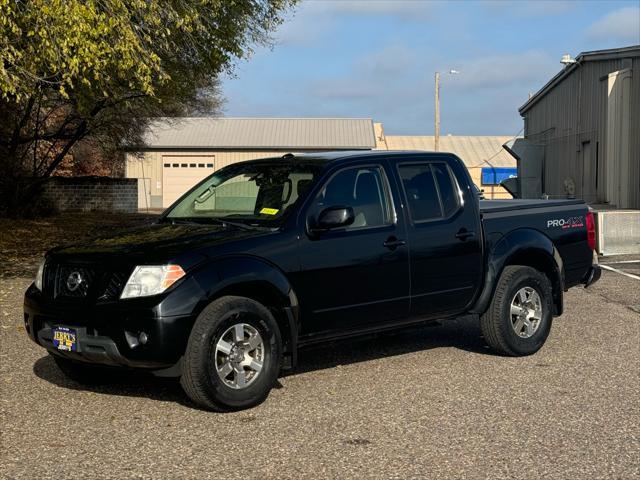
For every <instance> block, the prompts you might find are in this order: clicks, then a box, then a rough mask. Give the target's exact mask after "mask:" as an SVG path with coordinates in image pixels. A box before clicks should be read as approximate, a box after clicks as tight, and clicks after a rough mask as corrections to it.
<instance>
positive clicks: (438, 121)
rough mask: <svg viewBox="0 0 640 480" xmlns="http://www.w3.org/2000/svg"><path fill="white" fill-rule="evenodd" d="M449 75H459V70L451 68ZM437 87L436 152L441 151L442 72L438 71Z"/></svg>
mask: <svg viewBox="0 0 640 480" xmlns="http://www.w3.org/2000/svg"><path fill="white" fill-rule="evenodd" d="M447 73H448V74H449V75H458V74H459V73H460V71H459V70H453V69H451V70H449V71H448V72H447ZM435 77H436V88H435V92H434V93H435V136H434V142H433V143H434V148H435V151H436V152H439V151H440V72H436V75H435Z"/></svg>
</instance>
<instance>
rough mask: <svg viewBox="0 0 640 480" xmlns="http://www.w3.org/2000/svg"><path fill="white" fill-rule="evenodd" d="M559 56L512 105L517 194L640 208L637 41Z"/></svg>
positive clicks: (639, 54) (639, 52)
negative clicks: (540, 81)
mask: <svg viewBox="0 0 640 480" xmlns="http://www.w3.org/2000/svg"><path fill="white" fill-rule="evenodd" d="M563 63H566V66H565V68H564V69H563V70H562V71H560V72H559V73H558V74H557V75H555V76H554V77H553V78H552V79H551V80H549V82H548V83H547V84H546V85H545V86H544V87H542V88H541V89H540V90H539V91H538V92H537V93H536V94H535V95H533V96H532V97H531V98H529V100H528V101H527V102H526V103H525V104H524V105H522V106H521V107H520V109H519V112H520V115H521V116H522V117H523V119H524V137H525V139H524V142H522V145H520V148H513V150H514V151H515V153H516V154H517V156H519V157H520V158H519V162H518V165H519V170H518V176H519V178H520V181H521V182H523V185H521V187H520V188H521V191H522V192H523V196H525V197H527V196H528V197H533V196H538V197H539V196H541V195H548V196H549V197H550V198H567V197H569V198H572V197H576V198H582V199H584V200H585V201H587V202H588V203H590V204H592V205H594V204H595V205H600V206H601V207H604V208H609V207H612V208H613V207H615V208H618V209H640V45H636V46H632V47H625V48H616V49H611V50H599V51H592V52H584V53H581V54H580V55H578V56H577V57H576V59H575V61H574V60H571V59H567V60H565V61H563ZM516 147H517V145H516ZM536 177H537V179H538V180H537V181H536ZM527 179H530V180H531V182H528V180H527ZM527 182H528V185H525V183H527Z"/></svg>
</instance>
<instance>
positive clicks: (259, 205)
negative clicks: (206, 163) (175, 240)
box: [166, 162, 320, 226]
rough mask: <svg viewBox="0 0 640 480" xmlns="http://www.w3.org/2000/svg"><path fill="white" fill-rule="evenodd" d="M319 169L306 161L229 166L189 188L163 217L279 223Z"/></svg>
mask: <svg viewBox="0 0 640 480" xmlns="http://www.w3.org/2000/svg"><path fill="white" fill-rule="evenodd" d="M319 171H320V166H319V165H317V164H310V163H309V164H307V163H305V164H300V163H298V164H296V163H291V162H286V163H285V162H273V163H265V162H260V163H253V162H247V163H244V164H236V165H232V166H229V167H227V168H223V169H222V170H220V171H219V172H217V173H215V174H213V175H212V176H210V177H208V178H206V179H205V180H203V181H202V182H201V183H200V184H198V185H197V186H196V187H195V188H193V189H192V190H191V191H190V192H189V193H188V194H187V195H186V196H185V197H184V198H183V199H182V200H179V201H178V202H177V203H175V204H174V205H173V206H172V207H171V208H170V210H169V212H168V213H167V215H166V218H167V219H171V220H180V219H185V220H186V219H188V220H192V221H198V220H200V221H207V220H222V221H228V222H229V223H231V222H241V223H244V224H247V225H258V226H279V225H280V224H281V223H282V220H283V219H284V218H285V216H286V215H287V213H288V212H289V211H290V210H291V209H292V207H293V205H294V204H295V203H296V201H297V200H298V198H301V197H302V196H304V194H305V193H306V191H307V190H308V189H309V187H311V185H312V184H313V181H314V179H315V177H316V175H317V174H318V173H319Z"/></svg>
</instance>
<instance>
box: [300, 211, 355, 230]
mask: <svg viewBox="0 0 640 480" xmlns="http://www.w3.org/2000/svg"><path fill="white" fill-rule="evenodd" d="M354 220H355V215H354V213H353V208H351V207H341V206H334V207H328V208H325V209H324V210H322V212H320V215H318V218H317V220H316V221H315V224H314V225H313V226H312V228H310V231H311V233H321V232H325V231H327V230H331V229H334V228H340V227H347V226H349V225H351V224H352V223H353V221H354Z"/></svg>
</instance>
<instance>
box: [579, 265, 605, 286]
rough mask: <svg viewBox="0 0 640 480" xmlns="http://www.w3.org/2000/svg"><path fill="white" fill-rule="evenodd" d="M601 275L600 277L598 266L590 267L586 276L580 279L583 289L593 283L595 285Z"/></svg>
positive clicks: (600, 270)
mask: <svg viewBox="0 0 640 480" xmlns="http://www.w3.org/2000/svg"><path fill="white" fill-rule="evenodd" d="M601 275H602V268H600V265H591V267H589V270H588V271H587V273H586V275H585V276H584V278H583V279H582V283H583V284H584V288H587V287H589V286H590V285H593V284H594V283H596V282H597V281H598V280H600V276H601Z"/></svg>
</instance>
